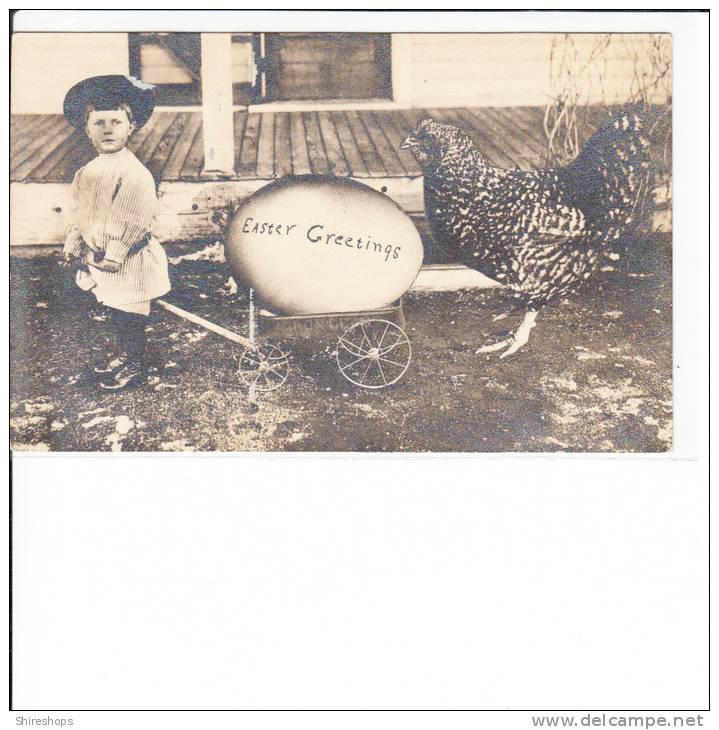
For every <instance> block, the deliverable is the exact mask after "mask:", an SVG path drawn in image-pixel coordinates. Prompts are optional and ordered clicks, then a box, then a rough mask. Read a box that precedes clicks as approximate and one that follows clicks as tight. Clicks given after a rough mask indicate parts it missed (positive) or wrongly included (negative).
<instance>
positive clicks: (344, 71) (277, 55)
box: [262, 33, 392, 101]
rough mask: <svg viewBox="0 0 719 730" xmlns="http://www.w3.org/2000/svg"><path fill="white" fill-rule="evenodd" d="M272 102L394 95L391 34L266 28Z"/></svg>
mask: <svg viewBox="0 0 719 730" xmlns="http://www.w3.org/2000/svg"><path fill="white" fill-rule="evenodd" d="M264 46H265V47H264V63H263V66H262V68H263V71H264V73H265V79H266V90H265V98H266V100H267V101H299V100H304V99H308V100H309V99H314V100H317V99H390V98H392V82H391V71H390V56H391V52H390V35H389V33H267V34H265V43H264Z"/></svg>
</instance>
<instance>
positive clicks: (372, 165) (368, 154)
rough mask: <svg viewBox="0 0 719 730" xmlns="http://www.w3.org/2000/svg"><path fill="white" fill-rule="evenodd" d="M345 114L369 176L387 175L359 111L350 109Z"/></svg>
mask: <svg viewBox="0 0 719 730" xmlns="http://www.w3.org/2000/svg"><path fill="white" fill-rule="evenodd" d="M345 114H346V116H347V123H348V124H349V128H350V131H351V132H352V136H353V137H354V140H355V142H356V144H357V149H358V150H359V151H360V155H361V156H362V159H363V160H364V164H365V166H366V168H367V177H387V170H386V169H385V166H384V165H383V164H382V160H381V158H380V156H379V155H378V154H377V150H376V149H375V146H374V144H373V143H372V140H371V139H370V137H369V135H368V134H367V130H366V129H365V127H364V124H362V120H361V119H360V116H359V114H358V112H357V111H355V110H354V109H350V110H348V111H347V112H345Z"/></svg>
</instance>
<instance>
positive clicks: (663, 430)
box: [657, 419, 673, 448]
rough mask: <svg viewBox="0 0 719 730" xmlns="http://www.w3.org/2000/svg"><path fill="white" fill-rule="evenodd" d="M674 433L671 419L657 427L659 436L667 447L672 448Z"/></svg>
mask: <svg viewBox="0 0 719 730" xmlns="http://www.w3.org/2000/svg"><path fill="white" fill-rule="evenodd" d="M672 434H673V428H672V421H671V419H669V420H667V421H665V422H664V425H663V426H661V427H660V428H659V429H657V438H658V439H659V440H660V441H661V442H662V443H663V444H665V445H666V446H667V448H671V446H672Z"/></svg>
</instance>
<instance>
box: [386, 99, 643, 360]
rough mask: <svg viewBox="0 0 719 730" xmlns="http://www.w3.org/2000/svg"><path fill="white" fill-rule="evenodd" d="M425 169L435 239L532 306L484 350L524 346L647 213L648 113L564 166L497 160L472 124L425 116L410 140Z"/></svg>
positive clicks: (611, 124)
mask: <svg viewBox="0 0 719 730" xmlns="http://www.w3.org/2000/svg"><path fill="white" fill-rule="evenodd" d="M401 146H402V148H405V149H406V148H412V149H413V150H414V152H415V155H416V156H417V157H418V159H419V161H420V163H421V164H422V167H423V169H424V205H425V212H426V216H427V221H428V223H429V226H430V230H431V232H432V237H433V239H434V240H435V242H436V243H437V244H438V245H439V246H440V247H442V248H443V249H444V250H446V251H448V252H451V253H452V254H453V255H454V257H455V258H456V259H459V260H460V261H462V262H463V263H465V264H467V265H468V266H470V267H472V268H474V269H477V270H478V271H480V272H482V273H483V274H485V275H486V276H489V277H490V278H492V279H495V280H496V281H498V282H499V283H501V284H504V285H505V286H507V287H508V288H509V289H510V290H511V291H512V292H513V296H514V297H515V299H516V300H517V301H518V303H519V304H521V305H523V306H524V307H525V308H526V314H525V317H524V320H523V322H522V324H521V325H520V327H519V328H518V329H517V331H516V332H515V333H514V335H512V336H511V337H510V338H508V339H505V340H502V341H501V342H497V343H494V344H492V345H487V346H485V347H482V348H480V349H479V350H477V352H478V353H479V352H495V351H499V350H504V352H502V354H501V355H500V357H506V356H507V355H510V354H512V353H514V352H516V351H517V350H518V349H519V348H520V347H522V346H523V345H524V344H526V342H527V341H528V339H529V333H530V331H531V329H532V328H533V327H534V325H535V319H536V317H537V312H538V311H539V310H540V309H541V308H542V307H544V306H545V305H546V304H547V303H548V302H550V301H552V300H553V299H556V298H558V297H564V296H566V295H568V294H572V293H573V292H575V291H576V290H577V289H578V288H579V287H580V286H581V285H582V284H583V282H584V281H586V280H587V279H588V278H589V277H590V276H591V275H592V273H593V272H594V271H595V270H596V269H597V268H598V264H599V261H600V258H601V256H602V254H603V253H604V249H605V248H606V247H607V245H608V244H609V242H610V241H613V240H615V239H617V238H619V237H620V236H622V234H623V233H625V232H626V231H627V230H628V229H629V228H631V227H632V226H633V225H634V224H635V223H636V221H637V220H638V218H639V217H640V213H641V209H643V206H644V202H645V199H646V197H647V191H648V176H649V170H650V158H649V152H648V142H647V140H646V139H645V137H644V136H643V133H642V121H641V119H640V118H639V117H638V116H636V115H635V114H633V113H629V112H624V113H622V114H618V115H616V116H615V117H614V118H611V119H609V121H608V122H607V123H606V124H605V125H604V126H603V127H602V128H601V129H600V130H599V131H598V132H596V133H595V134H594V136H593V137H591V139H590V140H589V141H588V142H587V144H586V145H585V147H584V149H583V150H582V152H581V154H580V155H579V156H578V157H577V158H576V159H575V160H574V161H573V162H572V163H570V164H569V165H567V166H566V167H562V168H557V169H549V170H539V171H522V170H505V169H501V168H498V167H494V166H493V165H491V164H489V163H488V162H487V160H485V159H484V157H483V156H482V154H481V153H480V150H479V149H478V147H477V146H476V145H475V143H474V142H473V141H472V139H470V137H469V136H468V135H467V133H466V132H464V131H463V130H462V129H460V128H458V127H456V126H453V125H451V124H444V123H441V122H438V121H435V120H434V119H430V118H426V119H423V120H422V121H421V122H420V123H419V125H418V126H417V128H416V129H414V130H413V131H412V132H411V133H410V134H409V136H408V137H407V138H406V139H405V140H404V142H403V143H402V145H401Z"/></svg>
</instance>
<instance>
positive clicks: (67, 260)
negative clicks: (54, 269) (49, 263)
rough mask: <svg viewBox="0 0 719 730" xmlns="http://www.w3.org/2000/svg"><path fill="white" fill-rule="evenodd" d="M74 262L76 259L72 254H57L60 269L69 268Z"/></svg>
mask: <svg viewBox="0 0 719 730" xmlns="http://www.w3.org/2000/svg"><path fill="white" fill-rule="evenodd" d="M75 263H76V259H75V258H74V257H73V256H71V255H70V254H69V253H65V254H58V261H57V265H58V266H59V267H60V268H61V269H70V268H72V267H73V266H74V265H75Z"/></svg>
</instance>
